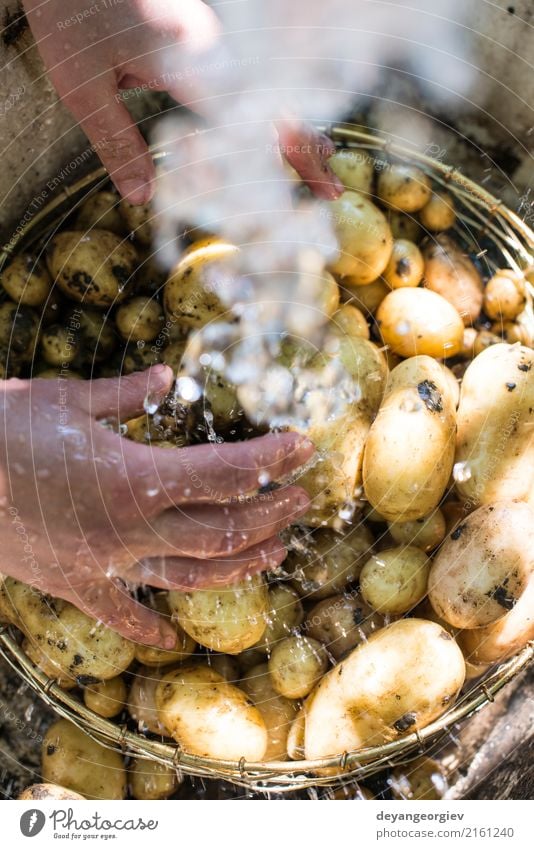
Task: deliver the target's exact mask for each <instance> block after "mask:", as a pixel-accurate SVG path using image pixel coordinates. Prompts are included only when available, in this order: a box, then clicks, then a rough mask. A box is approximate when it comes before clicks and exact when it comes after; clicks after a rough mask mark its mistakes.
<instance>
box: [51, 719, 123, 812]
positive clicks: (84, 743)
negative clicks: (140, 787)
mask: <svg viewBox="0 0 534 849" xmlns="http://www.w3.org/2000/svg"><path fill="white" fill-rule="evenodd" d="M41 774H42V777H43V781H45V782H49V783H50V784H59V785H61V786H62V787H66V788H68V789H69V790H74V791H75V792H76V793H81V794H82V795H83V796H84V797H85V798H86V799H124V797H125V796H126V770H125V769H124V761H123V759H122V755H119V753H118V752H115V751H113V750H112V749H108V748H106V747H104V746H101V745H100V744H99V743H97V742H96V741H95V740H93V739H92V738H91V737H89V736H88V735H87V734H84V732H83V731H81V729H79V728H77V727H76V726H75V725H73V724H72V723H71V722H68V720H66V719H60V720H58V721H57V722H54V723H53V725H51V726H50V728H49V729H48V731H47V732H46V734H45V736H44V739H43V746H42V767H41Z"/></svg>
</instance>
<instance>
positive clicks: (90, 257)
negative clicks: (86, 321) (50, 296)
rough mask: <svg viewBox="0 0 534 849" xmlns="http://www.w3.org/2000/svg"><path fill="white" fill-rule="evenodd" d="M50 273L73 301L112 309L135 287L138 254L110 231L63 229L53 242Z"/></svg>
mask: <svg viewBox="0 0 534 849" xmlns="http://www.w3.org/2000/svg"><path fill="white" fill-rule="evenodd" d="M47 263H48V270H49V271H50V274H51V275H52V277H53V279H54V280H55V281H56V283H57V285H58V286H59V288H60V289H61V291H62V292H63V293H64V294H65V295H66V296H67V297H68V298H70V299H71V300H72V301H78V302H81V303H84V304H86V305H89V306H91V305H92V306H95V307H109V306H112V305H114V304H115V303H118V302H119V301H122V300H124V298H125V297H126V295H127V292H128V288H131V287H132V285H133V273H134V271H135V267H136V264H137V253H136V251H135V248H134V247H133V245H131V244H130V243H129V242H127V241H124V240H123V239H121V238H120V237H119V236H116V235H115V233H110V232H109V231H108V230H98V229H94V230H90V231H89V232H88V233H87V234H84V233H80V232H77V231H68V230H64V231H63V232H62V233H57V234H56V235H55V236H54V237H53V238H52V239H51V241H50V246H49V252H48V257H47Z"/></svg>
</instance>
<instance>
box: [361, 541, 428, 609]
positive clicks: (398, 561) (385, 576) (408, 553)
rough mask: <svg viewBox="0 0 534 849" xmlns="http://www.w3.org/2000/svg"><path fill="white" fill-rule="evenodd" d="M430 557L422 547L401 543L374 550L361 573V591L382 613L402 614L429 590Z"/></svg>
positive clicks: (368, 601)
mask: <svg viewBox="0 0 534 849" xmlns="http://www.w3.org/2000/svg"><path fill="white" fill-rule="evenodd" d="M429 571H430V560H429V559H428V557H427V556H426V554H425V553H424V552H423V551H421V549H420V548H416V547H415V546H413V545H400V546H398V547H397V548H386V549H382V551H380V552H379V553H378V554H373V555H372V556H371V557H370V559H369V560H368V561H367V563H366V564H365V566H364V567H363V569H362V571H361V574H360V592H361V594H362V596H363V597H364V599H365V601H366V602H367V604H368V605H369V606H370V607H371V608H372V609H373V610H377V611H378V612H379V613H384V614H387V613H389V614H390V615H391V616H401V615H402V614H403V613H408V611H409V610H411V609H412V608H413V607H415V605H416V604H418V603H419V602H420V601H421V599H422V598H423V597H424V596H425V594H426V588H427V583H428V573H429Z"/></svg>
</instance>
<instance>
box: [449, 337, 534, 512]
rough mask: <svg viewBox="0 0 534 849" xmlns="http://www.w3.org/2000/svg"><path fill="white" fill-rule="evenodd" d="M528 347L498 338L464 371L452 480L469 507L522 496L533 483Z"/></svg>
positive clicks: (533, 380)
mask: <svg viewBox="0 0 534 849" xmlns="http://www.w3.org/2000/svg"><path fill="white" fill-rule="evenodd" d="M533 409H534V352H533V351H532V349H531V348H527V347H524V346H522V345H513V346H512V345H507V344H505V343H501V344H498V345H492V346H491V348H487V350H485V351H483V352H482V353H481V354H479V355H478V356H477V357H476V359H474V360H473V362H472V363H471V364H470V365H469V367H468V369H467V371H466V372H465V374H464V377H463V381H462V388H461V392H460V404H459V407H458V434H457V439H456V456H455V472H456V473H455V480H456V489H457V490H458V492H459V494H460V497H461V498H462V499H464V501H465V502H466V503H468V505H469V506H470V508H471V509H472V508H473V507H477V506H478V505H480V504H489V503H493V502H495V501H507V500H509V499H514V500H518V501H526V500H528V498H529V496H530V494H531V493H532V491H533V489H534V453H533V452H534V448H533V446H532V410H533Z"/></svg>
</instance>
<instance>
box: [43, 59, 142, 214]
mask: <svg viewBox="0 0 534 849" xmlns="http://www.w3.org/2000/svg"><path fill="white" fill-rule="evenodd" d="M68 67H69V73H67V72H66V68H65V67H64V66H61V67H60V69H59V70H57V71H54V72H52V73H51V76H52V80H53V82H54V85H55V86H56V89H57V91H58V93H59V96H60V97H61V99H62V100H63V102H64V103H65V104H66V106H67V107H68V108H69V109H70V111H71V112H72V114H73V115H74V117H75V118H76V120H77V121H78V123H79V124H80V125H81V127H82V129H83V131H84V132H85V134H86V136H87V138H88V139H89V141H90V142H91V144H92V145H93V147H94V148H95V151H96V152H97V153H98V156H99V157H100V159H101V160H102V164H103V165H104V166H105V168H106V169H107V171H108V172H109V175H110V177H111V179H112V180H113V182H114V184H115V186H116V187H117V190H118V191H119V193H120V194H121V195H122V196H123V197H125V198H128V200H129V201H130V202H131V203H135V204H142V203H148V201H149V200H150V199H151V197H152V195H153V181H154V175H155V170H154V165H153V162H152V157H151V156H150V154H149V152H148V147H147V144H146V142H145V140H144V139H143V136H142V135H141V133H140V132H139V130H138V129H137V127H136V125H135V123H134V122H133V120H132V118H131V116H130V113H129V112H128V110H127V108H126V106H125V105H124V104H123V103H122V102H121V100H120V97H119V94H118V89H117V84H116V78H115V75H114V72H113V71H110V72H109V74H106V75H105V76H95V78H94V79H90V80H89V81H87V80H83V79H79V77H78V76H77V75H74V76H73V75H72V74H71V73H70V71H71V70H72V68H71V65H70V64H69V66H68Z"/></svg>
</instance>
